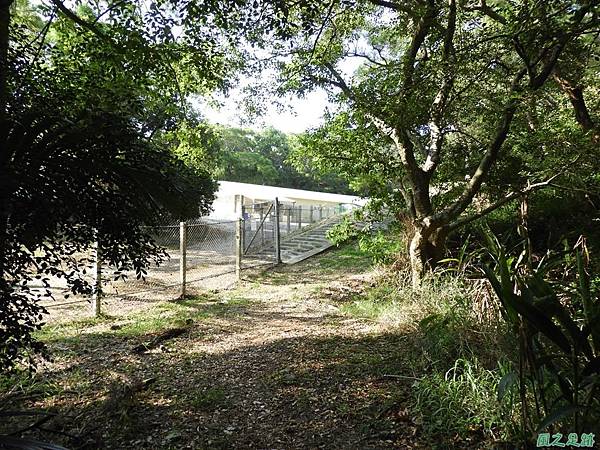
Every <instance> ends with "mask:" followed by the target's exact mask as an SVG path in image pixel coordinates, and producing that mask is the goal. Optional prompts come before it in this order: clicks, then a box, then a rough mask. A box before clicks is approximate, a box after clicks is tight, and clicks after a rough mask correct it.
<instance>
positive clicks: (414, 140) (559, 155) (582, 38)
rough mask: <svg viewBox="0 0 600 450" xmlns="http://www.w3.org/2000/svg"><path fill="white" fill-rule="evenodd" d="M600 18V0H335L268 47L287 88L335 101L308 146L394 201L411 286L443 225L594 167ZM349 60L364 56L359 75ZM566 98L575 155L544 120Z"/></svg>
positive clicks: (441, 244) (440, 244) (434, 250)
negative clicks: (403, 223)
mask: <svg viewBox="0 0 600 450" xmlns="http://www.w3.org/2000/svg"><path fill="white" fill-rule="evenodd" d="M598 13H599V11H598V2H597V1H583V2H571V1H554V2H534V3H529V2H503V1H494V2H493V3H492V2H489V4H488V3H486V2H485V1H484V0H482V1H480V2H471V1H456V0H448V1H446V2H441V1H436V0H414V1H408V2H395V1H383V0H364V1H353V2H336V1H332V2H328V3H327V4H325V5H323V6H322V7H321V8H320V9H319V10H318V11H315V10H314V9H310V10H309V11H308V12H305V10H303V9H302V8H298V9H297V10H296V14H297V17H300V19H299V21H301V22H302V21H303V22H305V23H306V22H308V23H310V26H308V27H307V29H308V30H309V32H303V31H298V30H297V29H296V30H294V33H293V34H294V38H293V39H291V40H287V41H284V40H282V41H279V42H280V43H279V45H275V46H274V47H272V48H274V51H275V53H276V54H279V55H280V56H282V58H281V59H280V62H279V70H280V72H279V73H280V82H281V83H283V84H282V86H283V88H282V90H283V91H286V90H287V91H289V90H294V91H297V92H306V91H307V90H310V89H313V88H316V87H324V88H326V89H328V90H329V92H330V93H331V96H332V98H333V99H334V100H335V101H337V102H338V104H339V105H341V109H340V111H339V112H338V114H337V115H334V116H332V117H331V120H330V121H329V123H328V124H327V125H326V126H325V127H324V128H323V129H321V130H318V131H316V132H315V133H313V134H312V135H311V136H310V137H309V138H307V139H305V141H304V142H305V144H307V147H308V149H307V150H306V153H305V154H308V155H311V156H312V157H314V159H315V160H316V162H317V163H319V164H321V165H322V166H323V167H328V168H332V167H338V168H341V172H342V173H344V172H345V173H346V174H347V175H351V176H353V177H357V175H358V177H357V178H359V179H358V180H355V181H357V182H359V183H362V184H365V183H366V185H367V186H369V188H370V190H371V195H374V196H375V197H376V198H379V199H384V200H386V201H390V200H394V201H395V203H391V204H390V206H392V208H394V209H395V210H396V211H397V212H400V211H399V204H400V203H399V202H398V200H399V199H401V200H402V202H401V204H402V208H403V209H404V210H405V211H406V213H407V214H408V217H409V218H410V222H411V225H412V229H413V232H412V238H411V241H410V259H411V265H412V272H413V281H414V282H415V284H417V283H418V282H419V279H420V276H421V275H422V273H423V271H424V270H425V269H426V267H427V266H431V265H434V264H435V262H436V261H437V260H439V258H440V257H441V256H442V255H443V252H444V251H445V244H446V238H447V236H448V234H449V233H450V232H451V231H453V230H456V229H458V228H459V227H461V226H463V225H465V224H466V223H468V222H469V221H472V220H474V219H476V218H478V217H481V216H482V215H485V214H487V213H489V212H490V211H492V210H494V209H495V208H497V207H499V206H501V205H503V204H506V203H507V202H509V201H511V200H513V199H516V198H519V197H520V196H522V195H524V194H526V193H527V192H530V191H532V190H534V189H536V188H541V187H545V186H550V185H551V184H552V182H553V181H555V179H556V178H554V177H556V176H558V175H559V174H560V173H563V172H566V171H568V170H569V169H572V168H573V166H574V165H575V164H576V165H577V166H578V167H588V168H589V167H593V164H594V163H595V161H594V159H595V157H593V156H591V155H593V154H594V149H597V143H598V141H599V140H598V136H599V135H598V127H597V125H596V122H595V119H594V113H593V112H590V110H589V106H590V103H589V101H588V99H586V98H585V92H586V88H587V90H588V92H589V89H590V88H589V86H586V83H590V82H591V83H592V89H596V87H595V86H594V84H593V83H594V82H596V83H597V81H598V78H597V73H598V72H597V70H594V69H593V67H594V66H593V61H594V59H593V58H594V55H596V54H597V52H598V36H597V29H598V25H599V15H598ZM290 48H291V49H290ZM349 58H358V59H360V60H361V61H363V63H362V65H361V66H360V67H359V69H358V70H357V71H356V73H355V74H354V75H353V76H350V75H348V74H346V73H344V71H343V70H342V69H343V65H342V63H343V62H345V61H348V59H349ZM563 77H564V78H563ZM554 81H556V82H557V83H555V82H554ZM561 91H562V92H561ZM565 93H566V94H567V95H568V100H569V102H570V103H571V105H570V107H572V108H574V110H575V118H576V120H577V123H578V124H579V130H578V134H579V135H578V137H577V138H576V139H574V140H571V142H572V143H573V144H575V143H576V144H578V145H579V144H581V147H579V148H574V149H573V150H572V151H569V152H565V151H564V149H560V150H559V149H556V148H552V141H553V139H554V136H553V134H552V131H553V130H552V129H550V130H549V129H548V127H544V126H543V125H544V124H543V122H544V115H545V114H550V115H551V114H552V113H553V112H554V110H556V109H559V110H561V109H562V108H564V107H565V99H566V98H567V97H566V96H565V95H564V94H565ZM594 106H596V107H597V104H594ZM560 131H561V132H562V131H565V130H560ZM571 131H572V130H571ZM566 134H568V133H563V137H564V136H566ZM572 137H573V136H571V138H572ZM595 167H597V166H595ZM589 170H590V169H588V171H589ZM475 199H477V200H478V201H477V202H476V203H477V204H476V205H474V200H475Z"/></svg>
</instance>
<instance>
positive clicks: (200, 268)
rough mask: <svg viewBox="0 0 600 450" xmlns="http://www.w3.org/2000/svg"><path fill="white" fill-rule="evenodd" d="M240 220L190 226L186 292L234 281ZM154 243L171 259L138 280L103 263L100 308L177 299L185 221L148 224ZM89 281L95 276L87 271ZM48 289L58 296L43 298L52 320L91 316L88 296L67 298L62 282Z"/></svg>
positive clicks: (112, 310) (119, 310) (118, 310)
mask: <svg viewBox="0 0 600 450" xmlns="http://www.w3.org/2000/svg"><path fill="white" fill-rule="evenodd" d="M237 223H238V222H237V221H231V220H230V221H218V220H211V219H207V218H198V219H195V220H192V221H190V222H188V224H187V225H186V227H185V228H186V246H185V252H186V265H185V266H186V288H187V289H186V292H187V293H188V294H196V293H199V292H201V291H203V290H207V289H211V290H213V289H224V288H229V287H231V286H232V285H233V284H234V283H235V281H236V274H235V264H236V256H235V250H236V249H235V247H236V245H235V242H236V227H237ZM146 231H147V232H148V233H149V234H150V235H151V236H152V238H153V239H154V241H155V243H156V244H157V245H159V246H161V247H162V248H164V250H165V251H166V253H167V255H168V258H167V259H166V260H164V261H163V262H162V263H161V264H160V265H159V266H151V267H149V268H148V270H147V271H146V273H145V274H144V276H143V277H140V278H138V277H137V276H136V274H135V272H133V271H127V272H123V273H122V275H124V278H122V277H121V278H119V279H117V280H115V274H116V271H115V268H114V267H110V266H107V265H103V266H102V272H101V274H102V281H103V283H102V312H103V313H105V314H109V315H123V314H126V313H127V312H128V311H130V310H136V311H137V310H140V308H143V307H144V306H145V305H146V306H149V305H151V304H152V303H155V302H159V301H165V300H173V299H176V298H178V297H179V296H180V295H181V293H182V283H181V272H180V271H181V262H182V255H181V250H180V246H181V224H180V223H175V222H172V223H167V224H165V225H161V226H157V227H152V228H147V230H146ZM86 276H87V277H88V278H89V281H90V282H93V276H92V275H91V274H90V273H87V275H86ZM50 284H51V286H50V289H51V290H52V292H53V293H54V294H55V300H54V301H51V300H48V301H45V302H44V305H45V306H46V307H47V308H48V310H49V311H50V320H51V321H53V320H61V319H63V318H64V319H73V318H77V317H88V316H89V315H90V314H92V311H91V303H90V298H89V297H85V296H69V298H68V300H67V299H65V298H64V297H63V296H62V294H63V293H67V290H66V285H64V281H62V280H60V279H57V280H51V283H50Z"/></svg>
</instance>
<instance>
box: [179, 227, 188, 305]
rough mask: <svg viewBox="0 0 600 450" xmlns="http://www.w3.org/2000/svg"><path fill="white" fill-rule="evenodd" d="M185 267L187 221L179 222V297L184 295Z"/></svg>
mask: <svg viewBox="0 0 600 450" xmlns="http://www.w3.org/2000/svg"><path fill="white" fill-rule="evenodd" d="M186 269H187V223H185V222H180V223H179V283H180V284H181V295H180V297H181V298H184V297H185V294H186V292H185V288H186Z"/></svg>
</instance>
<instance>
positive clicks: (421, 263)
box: [409, 223, 448, 288]
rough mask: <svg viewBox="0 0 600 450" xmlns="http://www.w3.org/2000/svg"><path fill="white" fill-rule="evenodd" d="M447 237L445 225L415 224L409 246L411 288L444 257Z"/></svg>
mask: <svg viewBox="0 0 600 450" xmlns="http://www.w3.org/2000/svg"><path fill="white" fill-rule="evenodd" d="M447 237H448V227H447V226H446V225H443V226H437V227H434V226H429V227H427V226H423V225H422V224H421V223H415V231H414V234H413V237H412V239H411V241H410V246H409V253H410V265H411V272H412V284H413V287H415V288H416V287H418V286H419V285H420V284H421V279H422V278H423V275H424V273H425V271H426V270H430V269H433V268H435V267H436V265H437V263H438V262H439V261H440V260H441V259H442V258H443V257H444V254H445V252H446V239H447Z"/></svg>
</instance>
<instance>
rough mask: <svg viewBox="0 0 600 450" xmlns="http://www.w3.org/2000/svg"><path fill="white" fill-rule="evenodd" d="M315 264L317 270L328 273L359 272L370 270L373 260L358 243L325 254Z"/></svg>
mask: <svg viewBox="0 0 600 450" xmlns="http://www.w3.org/2000/svg"><path fill="white" fill-rule="evenodd" d="M315 264H316V267H315V269H316V270H321V271H325V272H328V273H332V272H337V271H344V270H346V269H349V270H352V271H353V272H357V271H365V270H367V269H369V268H370V267H371V265H372V260H371V258H370V257H369V255H368V254H367V253H366V252H365V251H364V250H361V248H360V247H359V244H358V242H349V243H346V244H342V245H341V246H340V247H339V248H334V249H333V250H332V251H329V252H327V253H325V254H323V255H322V256H321V257H320V258H318V260H316V263H315Z"/></svg>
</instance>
